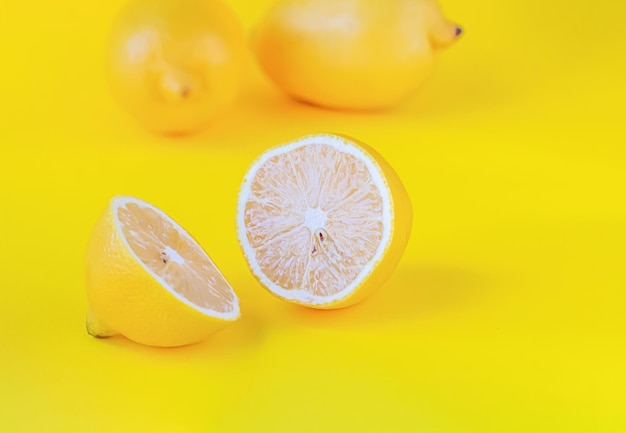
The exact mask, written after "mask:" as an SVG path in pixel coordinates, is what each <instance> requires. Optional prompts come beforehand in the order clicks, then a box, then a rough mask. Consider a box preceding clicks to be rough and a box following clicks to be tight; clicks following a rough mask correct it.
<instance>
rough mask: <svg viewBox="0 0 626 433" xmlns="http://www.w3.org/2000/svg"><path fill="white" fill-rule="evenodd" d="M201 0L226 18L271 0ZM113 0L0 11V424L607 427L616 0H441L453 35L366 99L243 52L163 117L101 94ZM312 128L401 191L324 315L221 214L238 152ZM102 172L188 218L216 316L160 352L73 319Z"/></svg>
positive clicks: (619, 385)
mask: <svg viewBox="0 0 626 433" xmlns="http://www.w3.org/2000/svg"><path fill="white" fill-rule="evenodd" d="M225 3H227V4H228V5H229V6H230V7H231V8H232V9H233V10H234V11H235V12H236V13H237V14H238V16H239V17H240V19H241V20H242V22H243V24H244V25H245V27H246V28H247V29H250V28H251V27H252V26H253V25H254V23H256V22H258V21H259V19H260V17H261V16H262V14H263V12H264V11H265V10H266V9H267V8H268V6H269V5H270V4H271V3H272V2H271V1H270V0H258V1H256V2H247V1H243V0H241V1H240V0H227V1H225ZM123 4H124V2H123V1H120V0H112V1H108V2H96V3H85V2H78V1H73V0H66V1H61V2H44V1H34V2H5V4H3V5H2V7H1V8H0V53H1V54H0V56H1V59H2V60H1V62H0V65H1V67H0V83H1V87H0V88H1V89H2V90H1V94H0V101H1V104H0V149H1V150H0V151H1V153H0V200H1V203H2V212H0V225H1V227H2V229H3V233H2V236H1V238H0V247H1V248H0V288H1V290H2V301H1V302H0V390H1V392H0V431H6V432H36V431H59V432H60V431H63V432H70V431H82V432H85V431H90V432H110V431H152V432H161V431H162V432H168V431H178V432H200V431H203V432H206V431H216V432H231V431H233V432H234V431H268V432H282V431H295V430H297V431H301V432H308V431H310V432H317V431H323V430H325V431H386V432H405V431H406V432H454V433H462V432H481V433H484V432H579V431H580V432H602V433H604V432H606V433H608V432H623V431H625V430H626V416H625V415H624V411H623V402H624V401H625V396H624V389H626V374H625V373H624V365H625V363H626V350H625V346H624V341H625V339H624V338H625V337H624V335H626V334H625V331H626V321H625V319H624V313H623V311H624V307H626V297H625V295H624V287H625V286H626V271H625V257H626V256H625V253H624V245H626V205H625V201H624V187H625V186H626V170H625V168H626V150H625V148H624V144H625V143H626V133H625V126H624V109H623V101H624V100H626V85H625V84H624V77H626V57H625V56H624V47H625V42H626V37H625V36H624V32H623V29H622V21H623V17H624V15H625V13H626V6H624V4H623V3H621V2H615V1H609V0H599V1H596V2H593V3H589V2H583V1H582V0H574V1H561V0H559V1H553V2H547V3H546V2H540V1H538V0H530V1H521V0H510V1H507V2H500V1H496V0H480V1H477V2H466V1H461V0H442V1H441V4H442V7H443V9H444V11H445V13H446V15H447V16H448V17H449V18H450V19H452V20H454V21H457V22H459V23H460V24H461V25H462V26H463V28H464V30H465V34H464V35H463V37H462V38H461V40H460V41H459V42H458V43H457V44H456V45H455V46H453V47H451V48H450V49H448V50H446V51H445V52H442V53H441V56H440V61H439V63H438V67H437V70H436V72H435V74H434V75H433V77H432V78H431V79H430V81H429V82H428V83H427V85H426V86H425V87H424V88H423V89H422V90H421V91H420V92H419V93H418V94H417V95H415V96H414V97H413V98H411V99H410V100H409V101H407V102H406V103H405V104H403V105H402V106H400V107H398V108H396V109H394V110H390V111H388V112H384V113H377V114H356V113H346V112H333V111H327V110H323V109H319V108H315V107H312V106H308V105H303V104H299V103H296V102H293V101H291V100H290V99H288V98H287V97H285V96H283V95H282V94H281V93H279V92H278V91H277V90H276V89H275V88H274V87H273V86H271V85H270V84H269V82H268V81H267V80H266V79H265V78H264V77H263V75H262V74H261V73H260V72H259V70H258V69H257V68H256V66H255V64H254V62H253V60H252V58H250V59H249V68H248V70H247V77H246V82H245V85H244V89H243V91H242V93H241V95H240V97H239V99H238V101H237V103H236V104H235V105H234V106H233V107H232V108H231V109H229V110H228V111H227V112H224V113H223V114H222V115H221V116H220V117H219V118H218V119H216V121H215V122H214V123H213V124H212V125H211V126H210V127H208V128H207V129H206V130H204V131H202V132H201V133H198V134H195V135H192V136H188V137H181V138H168V137H162V136H158V135H154V134H152V133H150V132H147V131H145V130H143V129H142V128H141V127H139V126H138V125H136V124H135V122H134V121H133V120H132V119H130V118H129V117H128V116H127V115H126V113H125V112H123V111H122V110H120V109H119V108H118V107H117V105H116V104H115V103H114V102H113V100H112V99H111V97H110V94H109V91H108V88H107V85H106V82H105V77H104V73H103V61H104V60H103V53H104V45H105V41H106V37H107V31H108V29H109V28H110V26H111V22H112V19H113V17H114V16H115V14H116V13H117V11H118V10H119V9H120V7H122V5H123ZM325 131H331V132H341V133H344V134H348V135H352V136H354V137H356V138H358V139H360V140H362V141H365V142H367V143H369V144H371V145H372V146H374V147H376V148H377V149H378V150H379V152H380V153H382V154H383V155H384V156H385V158H386V159H387V160H388V161H389V163H390V164H391V165H392V166H393V167H394V168H395V169H396V171H397V172H398V174H399V175H400V177H401V178H402V179H403V181H404V182H405V185H406V187H407V190H408V191H409V194H410V196H411V198H412V201H413V206H414V211H415V217H414V231H413V236H412V238H411V241H410V243H409V246H408V249H407V251H406V253H405V256H404V258H403V261H402V263H401V265H400V267H399V269H398V271H397V272H396V274H395V275H394V277H393V278H392V279H391V280H390V282H389V283H388V284H387V285H385V286H384V287H383V288H381V289H380V290H379V291H378V292H377V293H376V294H375V295H373V296H372V297H371V298H370V299H369V300H367V301H366V302H364V303H362V304H360V305H358V306H355V307H353V308H350V309H346V310H342V311H330V312H324V311H322V312H320V311H309V310H304V309H301V308H297V307H293V306H291V305H287V304H284V303H282V302H280V301H278V300H276V299H274V298H272V297H271V296H270V295H268V294H267V293H265V291H264V290H263V289H262V288H260V286H258V285H257V283H256V282H255V281H254V279H253V278H252V277H251V276H250V274H249V272H248V270H247V268H246V266H245V263H244V260H243V257H242V255H241V253H240V251H239V247H238V245H237V241H236V236H235V229H234V220H235V203H236V195H237V191H238V188H239V185H240V182H241V180H242V177H243V175H244V173H245V171H246V169H247V168H248V166H249V164H250V163H251V162H252V161H253V159H254V158H255V157H256V156H257V155H258V154H259V153H261V152H262V151H263V150H265V149H266V148H267V147H269V146H272V145H275V144H279V143H282V142H285V141H288V140H291V139H294V138H297V137H299V136H301V135H304V134H310V133H315V132H325ZM116 194H130V195H135V196H137V197H140V198H142V199H144V200H147V201H149V202H152V203H153V204H155V205H157V206H158V207H160V208H162V209H163V210H164V211H165V212H167V213H168V214H169V215H171V216H172V217H173V218H174V219H176V220H177V221H178V222H179V223H180V224H181V225H182V226H183V227H185V228H186V229H187V230H188V231H189V232H190V233H192V234H193V235H194V237H195V238H196V239H198V241H199V242H200V243H201V244H202V245H203V246H204V247H205V249H206V250H207V251H208V253H209V254H210V255H211V257H212V258H213V259H214V260H215V262H216V263H217V264H218V266H219V267H220V268H221V269H222V271H223V272H224V274H225V275H226V276H227V278H228V279H229V280H230V281H231V283H232V284H233V286H234V288H235V290H236V291H237V293H238V294H239V296H240V299H241V308H242V313H243V319H242V320H241V321H240V322H238V323H237V324H235V325H233V326H231V327H230V328H228V329H226V330H224V331H223V332H221V333H219V334H218V335H216V336H215V337H214V338H213V339H211V340H209V341H206V342H204V343H201V344H198V345H194V346H189V347H184V348H180V349H175V350H158V349H152V348H147V347H142V346H139V345H137V344H134V343H131V342H129V341H127V340H124V339H123V338H114V339H111V340H107V341H98V340H95V339H92V338H91V337H89V336H88V335H87V334H86V332H85V331H84V314H85V309H86V301H85V296H84V285H83V263H82V261H83V255H84V250H85V245H86V242H87V239H88V238H89V234H90V230H91V227H92V225H93V223H94V222H95V220H96V218H97V217H98V215H99V213H100V212H101V211H102V209H103V208H104V206H105V205H106V203H107V201H108V199H109V198H110V197H111V196H113V195H116Z"/></svg>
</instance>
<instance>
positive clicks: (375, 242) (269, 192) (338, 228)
mask: <svg viewBox="0 0 626 433" xmlns="http://www.w3.org/2000/svg"><path fill="white" fill-rule="evenodd" d="M411 226H412V207H411V201H410V199H409V196H408V195H407V192H406V190H405V189H404V186H403V185H402V182H401V181H400V178H399V177H398V175H397V174H396V172H395V171H394V170H393V169H392V168H391V166H390V165H389V164H388V163H387V162H386V161H385V160H384V159H383V157H382V156H381V155H380V154H379V153H378V152H376V151H375V150H374V149H372V148H371V147H370V146H368V145H366V144H364V143H361V142H359V141H357V140H355V139H353V138H349V137H344V136H338V135H328V134H317V135H311V136H308V137H302V138H300V139H297V140H294V141H293V142H291V143H287V144H284V145H282V146H278V147H276V148H273V149H270V150H268V151H267V152H265V153H264V154H263V155H261V156H260V157H259V159H258V160H257V161H256V162H255V163H254V164H253V165H252V166H251V167H250V169H249V171H248V174H247V175H246V177H245V180H244V182H243V185H242V187H241V191H240V194H239V208H238V212H237V227H238V238H239V243H240V245H241V247H242V249H243V252H244V255H245V257H246V260H247V262H248V266H249V268H250V270H251V271H252V273H253V275H254V276H255V277H256V278H257V280H258V281H259V282H260V283H261V285H263V286H264V287H265V288H266V289H267V290H268V291H269V292H270V293H272V294H274V295H275V296H277V297H279V298H281V299H284V300H287V301H290V302H293V303H296V304H300V305H304V306H307V307H312V308H320V309H328V308H340V307H347V306H349V305H352V304H355V303H357V302H359V301H361V300H363V299H364V298H365V297H367V296H368V295H369V294H371V293H372V292H373V291H374V290H376V289H377V288H379V287H380V286H382V285H383V284H384V283H385V282H386V281H387V279H388V278H389V277H390V276H391V274H392V273H393V271H394V270H395V268H396V266H397V265H398V263H399V262H400V259H401V257H402V255H403V253H404V249H405V247H406V245H407V242H408V240H409V236H410V233H411Z"/></svg>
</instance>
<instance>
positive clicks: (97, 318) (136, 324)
mask: <svg viewBox="0 0 626 433" xmlns="http://www.w3.org/2000/svg"><path fill="white" fill-rule="evenodd" d="M85 268H86V286H87V298H88V302H89V313H88V317H87V330H88V332H89V334H91V335H93V336H96V337H107V336H111V335H115V334H122V335H124V336H126V337H128V338H130V339H131V340H134V341H137V342H139V343H142V344H147V345H151V346H165V347H168V346H182V345H185V344H191V343H195V342H198V341H200V340H202V339H204V338H206V337H207V336H208V335H210V334H211V333H213V332H215V331H216V330H218V329H220V328H222V327H223V326H225V325H226V324H228V323H229V322H232V321H234V320H236V319H238V318H239V301H238V299H237V296H236V294H235V292H234V291H233V289H232V288H231V286H230V284H229V283H228V281H227V280H226V279H225V278H224V276H223V275H222V273H221V272H220V271H219V269H218V268H217V267H216V265H215V264H214V263H213V261H212V260H211V258H210V257H209V256H208V255H207V253H206V252H205V251H204V250H203V249H202V247H200V245H199V244H198V243H197V242H196V241H195V240H194V239H193V238H192V237H191V236H190V235H189V234H188V233H187V232H186V231H185V230H184V229H183V228H182V227H181V226H179V225H178V224H177V223H176V222H175V221H174V220H172V219H171V218H170V217H168V216H167V215H166V214H165V213H163V212H162V211H161V210H159V209H157V208H156V207H154V206H152V205H150V204H148V203H146V202H143V201H141V200H138V199H136V198H131V197H115V198H113V199H112V200H111V202H110V203H109V206H108V207H107V208H106V209H105V211H104V213H103V214H102V216H101V217H100V219H99V221H98V222H97V224H96V226H95V228H94V231H93V233H92V236H91V239H90V241H89V245H88V247H87V255H86V265H85Z"/></svg>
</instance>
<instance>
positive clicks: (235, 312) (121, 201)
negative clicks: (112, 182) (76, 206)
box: [112, 197, 240, 320]
mask: <svg viewBox="0 0 626 433" xmlns="http://www.w3.org/2000/svg"><path fill="white" fill-rule="evenodd" d="M128 203H134V204H137V205H139V206H141V207H145V208H149V209H152V210H153V211H155V212H157V213H158V214H159V215H160V216H161V217H163V218H164V219H165V220H167V221H168V222H170V223H171V224H172V226H173V227H174V228H175V229H176V230H177V231H178V232H179V233H180V234H181V235H182V236H183V237H184V238H185V239H187V240H188V241H189V242H191V243H193V244H196V245H197V242H196V241H195V240H194V239H193V238H192V237H191V235H189V233H187V231H185V229H183V228H182V227H181V226H180V225H179V224H178V223H177V222H176V221H174V220H173V219H172V218H170V217H169V216H167V215H166V214H165V213H164V212H163V211H161V210H160V209H158V208H156V207H154V206H152V205H151V204H149V203H146V202H144V201H141V200H138V199H136V198H133V197H116V198H114V199H113V200H112V212H113V221H114V223H115V228H116V230H117V233H118V235H119V236H120V239H121V240H122V242H123V243H124V246H125V247H126V250H127V251H128V253H129V254H130V255H131V256H132V257H133V258H134V259H135V261H136V262H137V263H138V264H139V265H140V266H142V267H143V268H144V269H145V270H146V272H148V274H150V276H151V277H152V278H154V279H155V280H157V281H158V282H159V284H161V286H163V288H165V289H166V290H167V291H168V292H169V293H171V294H172V295H173V296H174V297H175V298H176V299H178V300H179V301H181V302H183V303H184V304H186V305H188V306H190V307H192V308H193V309H195V310H197V311H199V312H201V313H203V314H206V315H207V316H211V317H216V318H219V319H223V320H235V319H237V318H238V317H239V316H240V311H239V299H238V298H237V295H236V294H235V293H234V292H233V291H232V290H231V292H232V295H233V302H232V306H233V309H232V311H230V312H221V311H216V310H213V309H211V308H205V307H202V306H200V305H197V304H196V303H194V302H192V301H191V300H189V299H187V298H186V297H185V296H183V295H182V294H180V293H179V292H177V291H176V290H175V289H174V288H173V287H171V286H170V285H169V284H168V283H167V282H166V281H165V280H164V279H163V278H161V277H160V276H159V275H157V274H156V273H155V272H154V271H153V270H152V269H150V267H149V266H146V265H145V264H144V263H143V261H142V260H141V258H139V257H138V256H137V255H136V254H135V252H134V251H133V249H132V247H131V246H130V244H129V243H128V240H127V239H126V237H125V236H124V233H123V231H122V227H121V222H120V221H119V218H118V209H119V208H122V207H124V206H126V205H127V204H128ZM131 233H132V232H131ZM200 250H201V251H202V253H203V255H204V257H205V258H206V259H207V260H208V261H209V262H211V263H213V261H212V260H211V258H210V257H209V256H208V255H207V254H206V252H204V249H202V248H201V247H200ZM165 253H166V254H167V255H168V259H169V260H171V261H175V262H177V263H181V264H184V259H183V257H182V256H181V255H180V254H178V252H177V251H176V250H175V249H173V248H171V247H170V246H166V248H165ZM214 266H215V265H214ZM215 269H216V270H217V272H218V273H219V274H220V275H221V276H222V278H224V276H223V275H222V273H221V271H220V270H219V268H217V266H215ZM224 279H225V278H224ZM225 280H226V279H225Z"/></svg>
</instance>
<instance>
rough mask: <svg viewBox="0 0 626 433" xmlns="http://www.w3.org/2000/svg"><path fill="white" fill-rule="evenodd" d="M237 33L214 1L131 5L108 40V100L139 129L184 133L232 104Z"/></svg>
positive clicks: (240, 60) (241, 37)
mask: <svg viewBox="0 0 626 433" xmlns="http://www.w3.org/2000/svg"><path fill="white" fill-rule="evenodd" d="M245 52H246V41H245V32H244V30H243V27H242V26H241V24H240V23H239V21H238V19H237V17H236V16H235V14H234V13H233V12H232V11H231V10H230V9H229V8H228V7H227V6H226V5H225V4H223V3H222V2H221V1H219V0H135V1H132V2H131V3H129V4H128V5H127V6H126V7H125V8H124V9H123V10H122V11H121V12H120V14H119V15H118V17H117V19H116V20H115V22H114V24H113V28H112V31H111V34H110V37H109V44H108V56H107V72H108V78H109V83H110V85H111V89H112V92H113V96H114V97H115V99H116V100H117V102H118V103H119V105H121V106H122V107H123V108H125V109H126V110H127V111H128V112H129V113H130V114H131V116H132V117H134V118H135V119H136V120H137V121H138V122H139V123H140V124H142V125H143V126H145V127H146V128H148V129H150V130H153V131H157V132H161V133H170V134H179V133H187V132H192V131H195V130H197V129H200V128H202V127H203V126H205V125H206V124H208V123H209V122H210V121H211V119H212V118H213V117H214V116H215V115H216V114H217V113H219V112H220V111H221V110H223V109H224V108H225V107H227V106H228V105H230V104H231V103H232V102H233V101H234V100H235V98H236V96H237V94H238V91H239V88H240V81H241V75H242V72H243V71H242V69H243V64H244V56H245Z"/></svg>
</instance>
